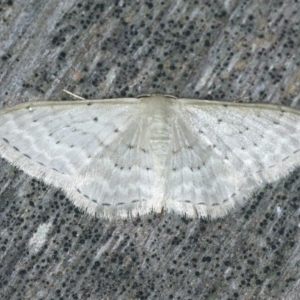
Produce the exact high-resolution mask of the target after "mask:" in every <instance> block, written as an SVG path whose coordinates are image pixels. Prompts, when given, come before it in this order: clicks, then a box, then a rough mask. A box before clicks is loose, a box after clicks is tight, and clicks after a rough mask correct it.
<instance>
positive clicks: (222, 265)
mask: <svg viewBox="0 0 300 300" xmlns="http://www.w3.org/2000/svg"><path fill="white" fill-rule="evenodd" d="M299 20H300V4H299V3H298V2H297V1H292V0H290V1H287V0H284V1H258V0H255V1H230V0H229V1H202V0H199V1H183V0H178V1H146V2H145V1H102V2H101V1H81V2H79V1H75V0H68V1H57V0H52V1H45V0H32V1H29V2H28V3H26V6H24V1H21V0H18V1H14V0H10V1H7V0H6V1H2V2H1V4H0V58H1V60H0V61H1V68H0V97H1V98H0V105H1V107H2V106H6V105H13V104H16V103H21V102H25V101H28V100H37V99H42V100H48V99H70V96H68V95H66V94H64V93H63V92H62V89H64V88H65V89H68V90H70V91H72V92H74V93H77V94H79V95H82V96H84V97H86V98H90V99H95V98H112V97H119V96H124V95H126V96H136V95H138V94H144V93H147V94H148V93H162V94H172V95H175V96H177V97H190V98H202V99H228V100H229V101H233V100H236V99H239V100H240V101H244V102H272V103H282V104H285V105H289V106H293V107H296V108H297V107H298V108H300V105H299V103H300V99H299V98H300V93H299V78H300V67H299V66H300V52H299V51H300V50H299V49H300V48H299V43H300V36H299V32H300V31H299V29H300V28H299V27H300V22H299ZM274 142H276V141H274ZM45 151H46V149H45ZM262 155H263V153H262ZM299 174H300V173H299V171H298V172H297V171H295V172H294V173H292V174H291V175H290V176H289V177H288V178H283V179H281V180H279V181H278V182H277V183H275V184H273V185H269V186H266V187H261V190H259V191H257V193H256V194H255V195H253V197H252V199H249V204H248V205H247V206H246V207H244V208H242V209H239V210H237V211H236V212H235V213H232V214H231V215H229V216H228V217H226V218H224V219H222V220H218V221H214V222H211V221H207V220H187V219H185V218H182V217H179V216H176V215H172V214H166V213H165V214H161V215H158V214H154V213H153V214H151V215H148V216H145V217H143V218H138V219H132V220H126V221H114V222H107V221H104V220H101V219H93V218H91V217H90V216H87V215H85V214H84V213H83V212H82V211H79V210H78V209H76V208H75V207H74V206H73V205H72V203H70V201H69V200H68V199H66V198H65V197H64V195H63V194H62V192H61V191H59V190H56V189H54V188H53V187H50V186H46V185H44V184H43V183H41V182H38V181H37V180H34V179H32V178H30V177H29V176H27V175H25V174H24V173H22V172H21V171H18V170H16V169H15V168H13V167H11V166H10V165H9V164H8V163H7V162H5V161H4V160H1V161H0V298H1V299H289V300H290V299H299V294H300V273H299V271H300V254H299V253H300V249H299V248H300V242H299V235H300V228H299V223H300V217H299V216H300V215H299V213H300V209H299V204H300V194H299V193H300V192H299V191H300V179H299ZM279 208H280V209H279ZM279 211H281V212H280V213H279Z"/></svg>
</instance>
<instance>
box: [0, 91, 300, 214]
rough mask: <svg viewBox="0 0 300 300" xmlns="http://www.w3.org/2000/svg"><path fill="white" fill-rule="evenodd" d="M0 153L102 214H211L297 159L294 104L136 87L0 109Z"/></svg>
mask: <svg viewBox="0 0 300 300" xmlns="http://www.w3.org/2000/svg"><path fill="white" fill-rule="evenodd" d="M0 155H1V156H2V157H3V158H5V159H6V160H8V161H9V162H10V163H12V164H13V165H15V166H17V167H18V168H20V169H22V170H23V171H24V172H25V173H27V174H29V175H30V176H33V177H35V178H37V179H39V180H42V181H44V182H45V183H46V184H50V185H51V184H52V185H54V186H56V187H58V188H61V189H62V190H63V191H64V192H65V193H66V195H67V196H68V197H69V198H70V200H72V201H73V203H74V204H75V205H77V206H78V207H80V208H83V209H85V210H86V211H87V212H88V213H90V214H93V215H96V216H99V217H104V218H109V219H111V218H115V217H121V218H127V217H134V216H137V215H143V214H147V213H150V212H151V211H157V212H161V211H162V209H164V210H166V211H168V212H176V213H179V214H182V215H186V216H188V217H210V218H217V217H222V216H225V215H226V214H227V213H228V211H230V210H231V209H232V208H234V207H235V206H237V205H238V204H243V203H244V202H245V200H247V198H248V197H250V196H251V195H252V193H253V192H254V191H255V190H256V189H257V188H258V187H259V186H260V185H262V184H264V183H267V182H271V181H274V180H276V179H278V178H280V177H282V176H284V175H287V174H288V173H289V172H290V171H291V170H293V169H294V168H295V167H296V166H298V165H299V163H300V113H299V112H298V111H297V110H294V109H291V108H288V107H283V106H275V105H267V104H238V103H227V102H219V101H208V100H192V99H176V98H174V97H170V96H161V95H153V96H141V97H139V98H121V99H110V100H90V101H88V100H83V101H61V102H54V101H52V102H31V103H23V104H20V105H16V106H14V107H10V108H5V109H3V110H1V111H0Z"/></svg>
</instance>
